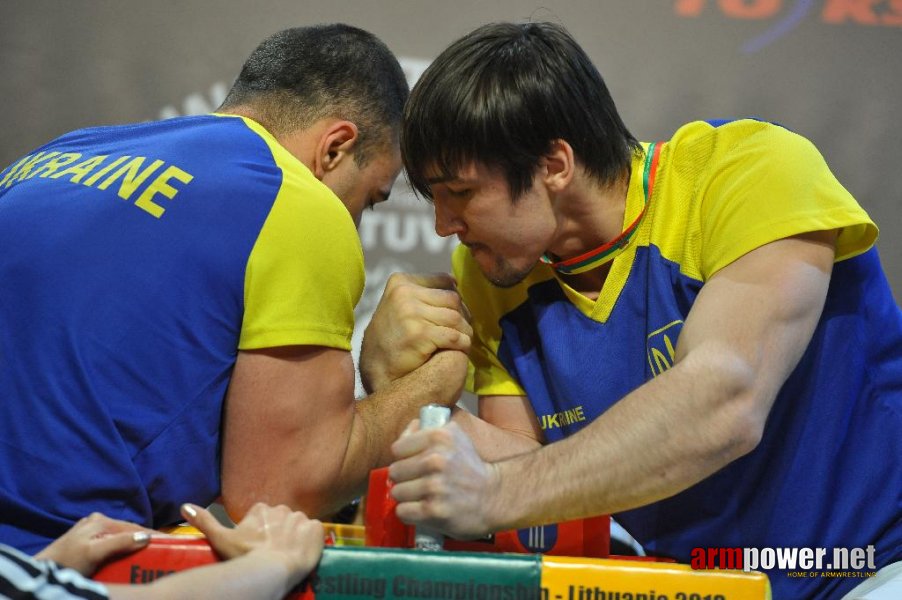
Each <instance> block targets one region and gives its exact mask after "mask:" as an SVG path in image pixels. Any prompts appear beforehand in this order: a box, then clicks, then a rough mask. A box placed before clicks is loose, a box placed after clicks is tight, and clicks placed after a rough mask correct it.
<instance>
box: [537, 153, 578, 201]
mask: <svg viewBox="0 0 902 600" xmlns="http://www.w3.org/2000/svg"><path fill="white" fill-rule="evenodd" d="M539 164H540V166H541V167H542V168H543V171H542V180H543V181H544V182H545V186H546V187H547V188H548V191H550V192H560V191H562V190H564V189H565V188H566V187H567V186H568V185H570V181H572V180H573V175H574V173H575V171H576V159H575V157H574V155H573V147H572V146H571V145H570V144H569V143H568V142H567V140H554V141H552V142H551V147H550V149H549V150H548V152H547V153H546V154H545V155H544V156H543V157H542V159H541V161H540V163H539Z"/></svg>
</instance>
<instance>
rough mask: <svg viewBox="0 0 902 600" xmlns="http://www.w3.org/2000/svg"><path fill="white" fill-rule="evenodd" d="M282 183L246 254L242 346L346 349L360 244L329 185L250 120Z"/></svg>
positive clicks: (359, 276)
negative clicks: (296, 346)
mask: <svg viewBox="0 0 902 600" xmlns="http://www.w3.org/2000/svg"><path fill="white" fill-rule="evenodd" d="M247 123H248V126H249V127H251V128H252V129H254V130H255V131H257V132H258V133H260V135H261V137H263V138H264V139H265V140H266V141H267V143H268V144H269V146H270V149H271V150H272V152H273V157H274V159H275V161H276V163H277V164H278V165H279V166H280V167H281V168H282V172H283V181H282V186H281V188H280V190H279V192H278V195H277V197H276V199H275V201H274V203H273V206H272V209H271V211H270V213H269V215H268V217H267V219H266V221H265V223H264V224H263V227H262V229H261V230H260V234H259V236H258V238H257V241H256V244H255V245H254V248H253V250H252V251H251V253H250V257H249V258H248V263H247V268H246V271H245V285H244V318H243V322H242V327H241V336H240V339H239V343H238V347H239V349H242V350H248V349H256V348H270V347H276V346H287V345H316V346H327V347H331V348H339V349H342V350H350V348H351V334H352V333H353V329H354V307H355V306H356V305H357V302H358V301H359V300H360V295H361V294H362V292H363V285H364V280H365V273H364V267H363V249H362V247H361V244H360V238H359V237H358V235H357V230H356V227H355V226H354V222H353V219H352V218H351V215H350V213H348V211H347V209H346V208H345V206H344V205H343V204H342V203H341V201H340V200H339V199H338V198H337V197H336V196H335V195H334V194H333V193H332V191H331V190H329V188H327V187H326V186H325V185H323V184H322V183H321V182H320V181H318V180H317V179H316V178H315V177H314V176H313V174H312V173H310V171H309V170H308V169H307V168H306V167H305V166H304V165H303V164H302V163H300V161H298V160H297V159H296V158H295V157H294V156H292V155H291V154H289V153H288V151H287V150H285V149H284V148H283V147H282V146H281V145H279V144H278V143H277V142H276V141H275V140H274V139H273V138H272V136H270V134H269V133H268V132H266V131H265V130H264V129H263V128H262V127H260V126H259V125H258V124H256V123H254V122H253V121H250V120H247Z"/></svg>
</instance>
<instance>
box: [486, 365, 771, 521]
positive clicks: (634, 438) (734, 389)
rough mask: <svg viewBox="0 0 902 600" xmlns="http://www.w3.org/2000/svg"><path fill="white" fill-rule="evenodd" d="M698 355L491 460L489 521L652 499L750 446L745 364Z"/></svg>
mask: <svg viewBox="0 0 902 600" xmlns="http://www.w3.org/2000/svg"><path fill="white" fill-rule="evenodd" d="M693 362H694V363H695V364H693ZM701 362H702V361H700V360H696V361H690V360H687V361H686V363H685V364H683V365H681V368H674V369H672V370H670V371H668V372H666V373H664V374H663V375H661V376H659V377H658V378H656V379H655V380H653V381H651V382H649V383H648V384H646V385H644V386H642V387H641V388H639V389H637V390H636V391H634V392H633V393H632V394H630V395H628V396H627V397H625V398H623V399H622V400H621V401H620V402H618V403H617V404H615V405H614V406H613V407H611V408H610V409H609V410H608V411H607V412H606V413H605V414H604V415H603V416H602V417H600V418H598V419H596V420H595V421H594V422H593V423H591V424H590V425H588V426H587V427H586V428H585V429H584V430H582V431H581V432H579V433H578V434H576V435H573V436H572V437H570V438H567V439H565V440H563V441H560V442H556V443H554V444H550V445H548V446H545V447H543V448H542V449H540V450H538V451H534V452H530V453H528V454H524V455H520V456H517V457H514V458H512V459H509V460H506V461H502V462H499V463H496V464H495V465H494V466H495V469H496V481H495V485H496V486H497V491H496V493H495V494H494V495H493V502H492V503H491V506H490V507H488V508H489V510H488V512H487V521H489V523H488V527H489V529H492V530H498V529H508V528H513V527H519V526H525V525H528V524H535V523H539V522H546V523H547V522H559V521H563V520H568V519H574V518H582V517H587V516H591V515H597V514H611V513H615V512H619V511H622V510H627V509H630V508H634V507H637V506H641V505H644V504H648V503H650V502H654V501H657V500H660V499H663V498H666V497H669V496H671V495H673V494H676V493H678V492H680V491H682V490H684V489H686V488H687V487H689V486H691V485H693V484H695V483H697V482H698V481H701V480H702V479H704V478H705V477H707V476H709V475H711V474H712V473H714V472H715V471H717V470H718V469H720V468H722V467H723V466H724V465H726V464H728V463H729V462H731V461H732V460H735V459H736V458H738V457H739V456H742V455H743V454H745V453H747V452H749V451H750V450H751V449H752V448H754V446H755V445H756V444H757V440H758V435H759V434H760V431H761V427H762V426H763V416H762V414H761V411H759V410H755V409H754V408H753V407H754V406H755V403H754V402H753V401H751V400H750V398H749V397H748V396H747V393H748V391H749V390H750V389H751V387H752V386H751V385H750V382H749V381H748V377H749V373H747V372H744V371H743V367H742V365H741V364H740V365H733V366H732V367H731V366H729V365H726V364H725V361H718V362H717V363H716V364H710V365H704V364H700V363H701ZM701 377H704V378H705V379H704V380H705V381H706V382H707V383H706V385H705V386H704V387H702V386H699V385H698V381H700V380H701V379H700V378H701Z"/></svg>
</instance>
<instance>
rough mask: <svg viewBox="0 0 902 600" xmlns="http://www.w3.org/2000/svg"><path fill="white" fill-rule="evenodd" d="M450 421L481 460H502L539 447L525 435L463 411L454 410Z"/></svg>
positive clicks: (534, 440)
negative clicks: (471, 442)
mask: <svg viewBox="0 0 902 600" xmlns="http://www.w3.org/2000/svg"><path fill="white" fill-rule="evenodd" d="M452 419H453V420H454V421H455V422H456V423H457V424H458V425H460V427H461V429H463V430H464V431H465V432H466V433H467V435H468V436H469V437H470V439H471V440H472V441H473V445H474V446H475V447H476V451H477V452H479V456H480V457H481V458H482V460H486V461H496V460H503V459H505V458H510V457H512V456H517V455H518V454H523V453H524V452H529V451H531V450H535V449H537V448H539V447H540V446H541V443H540V442H539V441H537V440H536V439H534V438H532V437H530V436H529V435H528V434H526V433H521V432H514V431H509V430H506V429H502V428H500V427H496V426H494V425H492V424H491V423H488V422H486V421H484V420H482V419H480V418H479V417H477V416H475V415H473V414H472V413H469V412H467V411H465V410H463V409H455V410H454V414H453V415H452Z"/></svg>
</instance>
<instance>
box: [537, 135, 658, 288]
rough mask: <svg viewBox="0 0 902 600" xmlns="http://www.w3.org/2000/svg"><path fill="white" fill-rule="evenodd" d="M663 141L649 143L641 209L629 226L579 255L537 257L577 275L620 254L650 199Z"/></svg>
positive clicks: (564, 271) (636, 227) (563, 271)
mask: <svg viewBox="0 0 902 600" xmlns="http://www.w3.org/2000/svg"><path fill="white" fill-rule="evenodd" d="M663 145H664V144H663V142H653V143H651V144H649V146H648V151H647V152H646V153H645V167H644V168H643V171H642V190H643V191H644V197H643V204H642V211H641V212H640V213H639V216H638V217H636V220H635V221H633V222H632V223H630V225H629V227H627V228H626V229H624V230H623V232H622V233H621V234H620V235H618V236H617V237H616V238H614V239H613V240H611V241H610V242H605V243H604V244H602V245H601V246H599V247H598V248H595V249H594V250H589V251H588V252H585V253H583V254H580V255H579V256H575V257H573V258H568V259H567V260H560V261H554V260H553V259H551V258H550V257H549V256H548V255H547V254H543V255H542V257H541V258H540V259H539V260H541V261H542V262H543V263H545V264H548V265H551V268H552V269H554V270H555V271H557V272H558V273H562V274H564V275H577V274H579V273H585V272H586V271H591V270H592V269H596V268H598V267H600V266H601V265H603V264H605V263H607V262H609V261H612V260H614V257H615V256H617V255H618V254H620V253H621V252H622V251H623V249H624V248H626V246H627V245H628V244H629V241H630V238H632V237H633V235H634V234H635V233H636V231H638V229H639V224H640V223H641V222H642V218H643V217H644V216H645V212H646V210H647V209H648V203H649V201H650V200H651V193H652V189H653V188H654V185H655V173H656V172H657V170H658V157H659V156H660V154H661V147H662V146H663Z"/></svg>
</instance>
